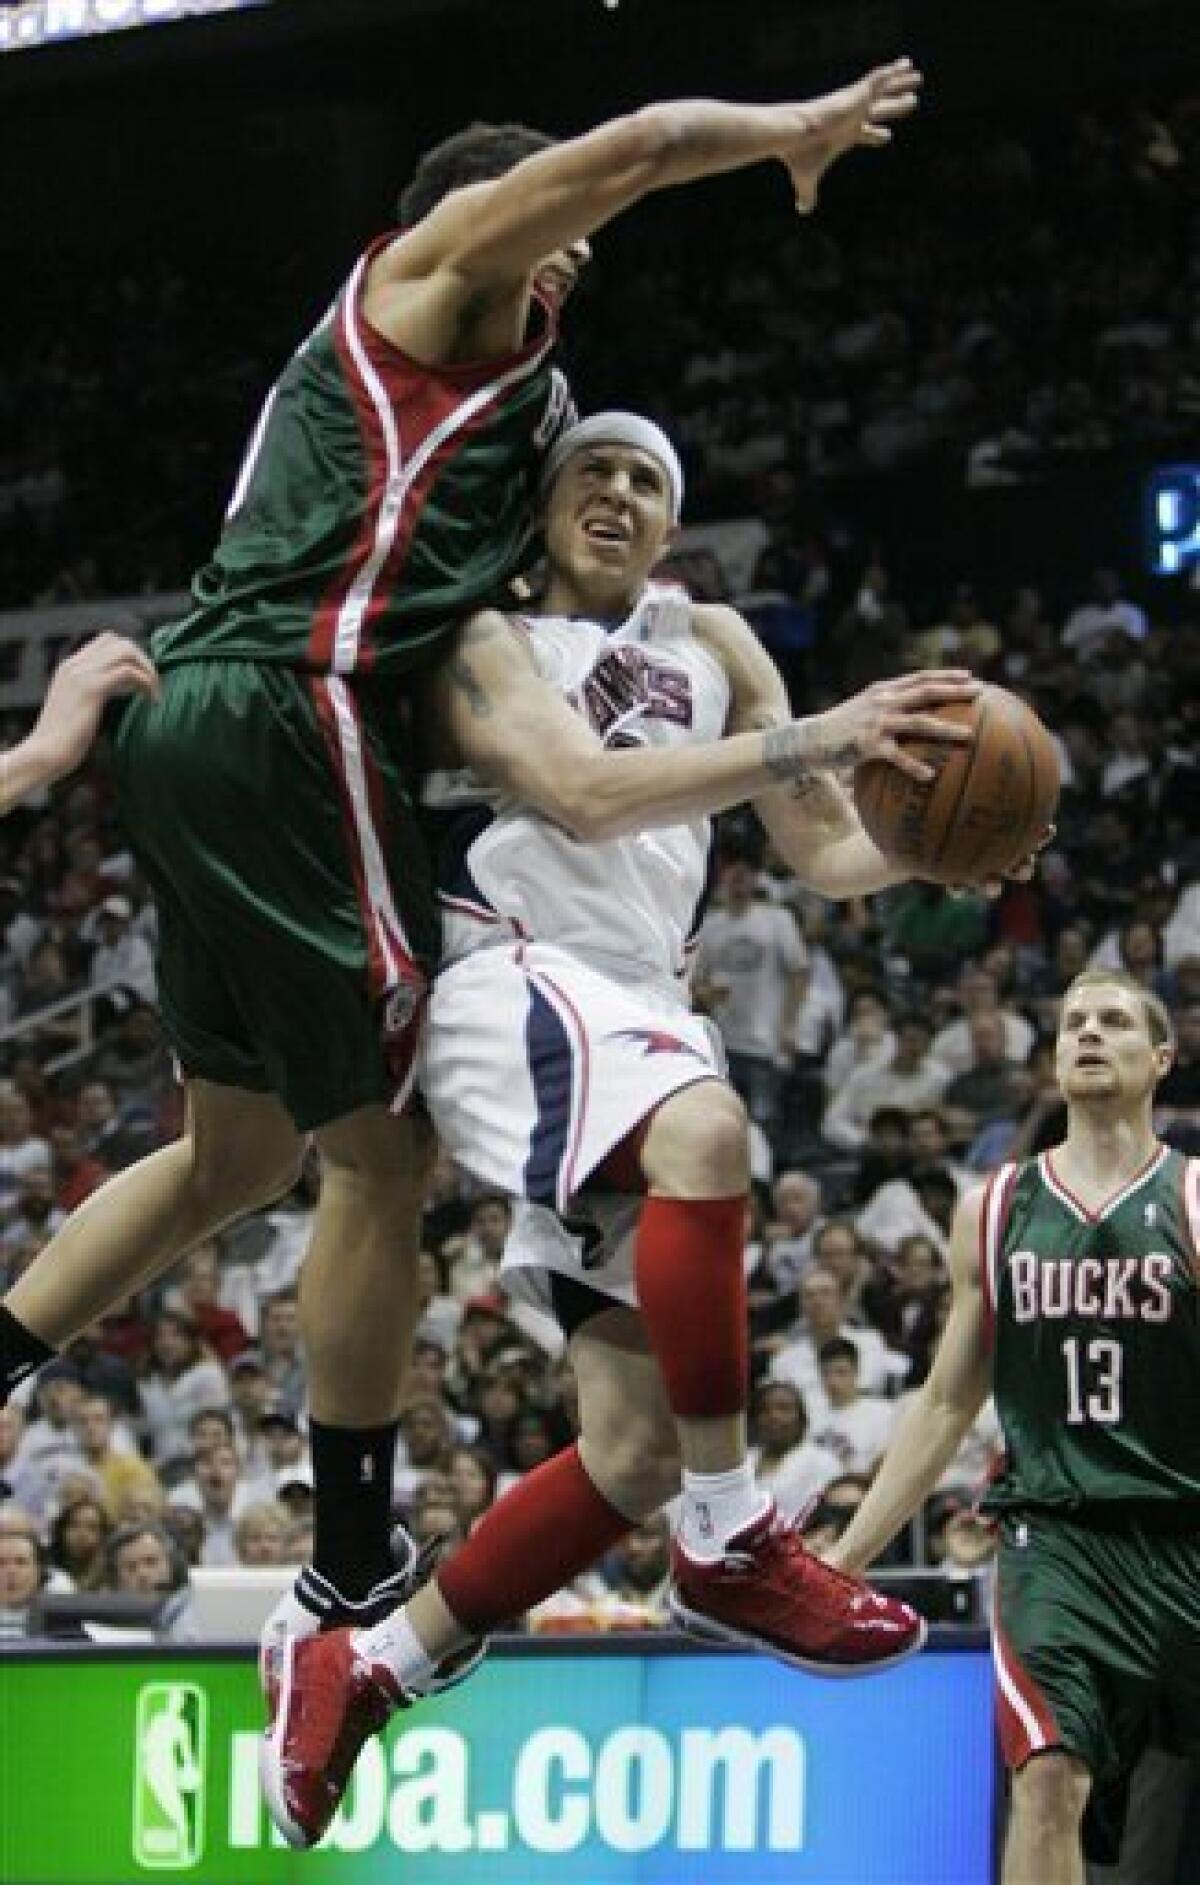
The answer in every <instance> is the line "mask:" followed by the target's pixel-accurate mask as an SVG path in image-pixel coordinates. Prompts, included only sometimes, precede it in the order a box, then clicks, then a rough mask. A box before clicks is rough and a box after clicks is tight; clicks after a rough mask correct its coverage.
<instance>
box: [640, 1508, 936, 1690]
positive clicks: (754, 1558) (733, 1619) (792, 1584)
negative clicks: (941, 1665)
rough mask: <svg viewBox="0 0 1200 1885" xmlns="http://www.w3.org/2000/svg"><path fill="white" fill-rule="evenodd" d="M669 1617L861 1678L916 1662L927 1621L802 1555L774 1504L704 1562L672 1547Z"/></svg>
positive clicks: (827, 1671) (799, 1663)
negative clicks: (911, 1659) (718, 1554)
mask: <svg viewBox="0 0 1200 1885" xmlns="http://www.w3.org/2000/svg"><path fill="white" fill-rule="evenodd" d="M672 1556H673V1564H672V1572H673V1586H672V1590H671V1598H670V1606H671V1614H672V1616H673V1617H674V1618H675V1620H676V1622H677V1623H678V1624H679V1625H680V1626H681V1628H683V1629H685V1630H687V1631H689V1632H690V1633H691V1634H692V1635H693V1636H701V1637H705V1638H707V1639H708V1640H709V1641H715V1642H721V1643H745V1644H746V1645H747V1646H749V1647H750V1648H754V1649H763V1650H766V1651H767V1653H768V1654H769V1655H771V1656H778V1657H779V1658H780V1659H781V1661H783V1662H790V1663H794V1664H795V1665H796V1667H797V1668H798V1669H807V1670H808V1671H809V1672H810V1673H811V1674H813V1675H819V1676H857V1675H869V1674H871V1672H872V1671H873V1670H876V1669H888V1668H890V1667H891V1665H892V1664H893V1663H897V1662H903V1661H904V1659H905V1657H906V1656H912V1655H915V1653H916V1651H917V1650H919V1649H920V1648H921V1646H922V1644H923V1643H924V1641H925V1637H926V1634H927V1630H926V1624H925V1619H924V1618H923V1617H920V1616H918V1615H917V1612H916V1611H915V1610H912V1609H910V1608H909V1606H908V1604H902V1603H899V1602H898V1601H897V1600H896V1599H895V1598H894V1597H882V1596H880V1594H879V1592H878V1591H873V1590H872V1589H871V1588H870V1586H869V1585H868V1584H863V1583H860V1582H859V1581H858V1579H857V1578H853V1577H846V1576H845V1575H844V1574H843V1573H842V1572H841V1571H835V1570H834V1569H833V1567H832V1566H831V1565H828V1564H823V1563H822V1561H821V1559H820V1558H816V1557H814V1556H813V1554H812V1552H811V1551H806V1550H805V1548H804V1546H803V1544H802V1543H801V1541H800V1534H799V1532H798V1531H797V1530H796V1529H795V1527H794V1526H792V1525H785V1524H784V1523H783V1521H782V1520H781V1519H780V1517H779V1514H778V1512H777V1511H776V1509H775V1507H774V1506H773V1505H772V1506H771V1507H770V1509H769V1510H768V1511H767V1512H766V1513H765V1514H764V1515H763V1517H762V1518H760V1519H756V1520H755V1522H754V1524H753V1525H748V1526H747V1527H746V1529H745V1531H742V1532H738V1533H737V1535H736V1536H735V1537H733V1538H731V1539H730V1540H729V1542H728V1544H727V1545H726V1547H725V1551H724V1555H723V1556H722V1557H720V1558H716V1559H714V1560H713V1561H712V1562H711V1563H707V1562H701V1561H699V1560H698V1559H696V1558H691V1557H689V1556H688V1554H687V1553H686V1552H685V1551H684V1549H683V1547H682V1546H681V1545H680V1543H679V1542H678V1540H676V1543H675V1546H674V1551H673V1554H672Z"/></svg>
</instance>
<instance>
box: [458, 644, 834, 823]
mask: <svg viewBox="0 0 1200 1885" xmlns="http://www.w3.org/2000/svg"><path fill="white" fill-rule="evenodd" d="M430 704H431V707H432V712H433V717H434V719H435V721H436V722H437V726H438V732H439V736H440V743H441V744H442V747H443V750H445V747H446V744H447V743H448V744H449V747H450V749H451V751H452V755H453V757H451V758H449V759H447V760H440V761H439V763H450V764H458V765H466V766H469V767H470V768H471V769H472V771H473V772H475V773H477V774H478V775H479V776H480V778H482V779H484V780H486V782H487V783H488V784H489V785H494V786H498V787H500V788H501V790H503V791H505V792H507V793H510V794H511V795H512V796H513V797H514V798H516V799H519V800H520V801H521V802H522V803H524V804H526V805H529V806H531V807H532V808H533V809H534V810H535V811H539V812H541V813H543V814H544V815H545V816H546V817H547V818H552V819H553V820H554V821H555V823H556V824H560V825H562V826H563V827H564V828H565V829H566V830H567V831H569V832H570V833H571V834H572V836H573V837H576V838H580V839H583V840H585V841H587V840H593V841H594V840H596V839H603V838H614V837H619V836H620V835H621V834H622V833H624V832H628V831H638V830H642V829H645V828H647V827H651V826H655V825H674V824H678V823H679V822H680V821H681V820H682V819H685V818H694V817H697V816H700V815H703V814H704V813H708V812H720V811H725V810H727V809H728V808H729V807H730V806H732V805H738V804H740V803H741V802H742V801H743V800H744V799H747V798H754V797H756V796H757V795H758V794H759V793H762V792H764V791H766V790H767V789H768V788H770V787H772V786H774V785H777V784H778V785H783V786H791V785H793V784H794V783H796V782H798V781H800V780H805V779H809V778H811V777H813V776H815V775H817V774H819V773H821V772H825V771H828V770H829V769H830V768H831V767H834V766H836V765H838V764H840V763H841V758H842V751H843V748H844V746H845V742H846V739H847V737H848V735H847V731H846V728H845V727H844V726H841V725H840V724H839V723H838V722H837V720H836V715H828V714H818V715H816V716H815V717H814V718H813V719H811V720H790V721H786V722H785V723H784V724H782V725H775V724H772V725H771V726H769V727H766V726H764V727H760V728H754V729H749V728H748V729H747V730H745V731H742V732H739V733H736V734H734V735H733V736H732V737H730V738H728V739H723V740H719V741H717V742H715V743H714V744H712V745H709V746H679V747H671V748H654V747H648V748H643V749H640V750H638V749H634V750H631V751H619V752H610V751H608V750H607V749H606V748H605V747H604V746H603V745H602V744H601V742H600V740H599V739H598V738H597V736H596V735H595V733H594V732H593V731H592V729H591V728H590V727H589V726H588V724H587V722H586V721H585V720H584V719H582V717H581V716H580V715H579V714H577V713H575V712H574V711H573V710H572V709H571V708H570V707H569V706H568V705H567V703H566V702H565V701H564V700H563V698H562V696H561V695H560V694H559V693H558V692H557V691H556V690H555V689H554V688H553V687H551V686H549V685H548V684H547V683H546V682H545V681H544V680H542V678H541V676H540V675H539V674H538V673H537V671H536V669H535V667H534V664H533V660H532V657H531V655H530V651H529V648H528V645H527V643H526V641H525V639H524V636H523V634H522V632H521V630H520V629H519V628H516V627H514V626H513V625H512V624H511V623H510V622H509V621H508V620H507V619H506V618H505V617H504V616H503V615H500V614H497V613H495V612H487V613H484V614H482V615H477V616H475V617H474V618H473V619H472V620H471V621H470V622H468V623H467V624H466V626H465V627H464V628H463V630H462V631H461V633H460V635H459V638H458V641H457V643H456V644H455V647H454V648H453V650H452V651H451V653H450V655H449V656H448V657H447V659H446V661H445V663H444V664H443V666H442V667H441V668H440V669H439V670H438V672H437V674H436V675H435V677H434V679H433V681H432V699H431V703H430Z"/></svg>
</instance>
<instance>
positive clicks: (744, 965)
mask: <svg viewBox="0 0 1200 1885" xmlns="http://www.w3.org/2000/svg"><path fill="white" fill-rule="evenodd" d="M807 960H808V956H807V952H806V950H805V947H804V939H803V937H802V936H801V934H800V931H799V929H798V928H797V925H796V919H795V917H794V916H793V915H792V913H791V911H790V910H785V909H781V908H780V907H779V906H778V905H777V904H773V903H752V904H751V905H750V906H749V908H748V909H746V910H743V911H742V912H741V913H740V915H735V914H734V912H733V911H732V910H712V911H710V913H709V915H708V916H707V917H706V918H705V921H704V927H703V929H702V930H701V931H700V953H699V957H698V959H697V972H698V974H699V975H700V977H701V978H702V979H703V980H704V981H709V982H715V983H716V984H717V985H718V989H719V990H723V991H724V994H723V997H722V998H721V999H719V1001H718V1003H717V1005H716V1006H715V1008H714V1011H713V1018H714V1020H715V1021H716V1023H717V1026H718V1027H719V1028H720V1030H721V1038H722V1039H723V1040H724V1042H725V1045H726V1047H727V1048H728V1049H729V1051H730V1053H731V1054H756V1055H758V1056H759V1057H760V1058H761V1059H766V1060H774V1059H775V1057H776V1055H778V1054H779V1053H780V1052H781V1051H782V1050H783V1049H784V1048H785V1047H786V1046H790V1043H789V1042H785V1041H784V1039H783V1022H784V1014H785V1006H786V1002H787V995H788V982H789V979H790V978H791V977H792V976H796V975H801V974H803V972H804V969H805V966H806V963H807Z"/></svg>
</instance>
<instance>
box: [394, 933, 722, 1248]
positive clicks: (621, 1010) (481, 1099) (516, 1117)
mask: <svg viewBox="0 0 1200 1885" xmlns="http://www.w3.org/2000/svg"><path fill="white" fill-rule="evenodd" d="M721 1078H723V1073H722V1068H721V1063H720V1048H719V1046H718V1044H717V1043H716V1041H715V1039H714V1037H713V1033H712V1031H711V1030H710V1024H709V1023H708V1022H706V1021H705V1020H704V1019H703V1018H702V1017H701V1016H699V1015H694V1014H692V1013H691V1012H690V1011H689V1010H688V1009H687V1008H685V1007H684V1006H683V1005H682V1003H678V1004H674V1003H672V1001H671V999H670V997H669V995H667V996H664V995H663V994H662V993H661V992H660V991H658V990H655V989H652V990H649V991H647V989H646V988H645V986H642V987H640V988H639V987H637V986H631V987H629V988H625V987H622V986H621V985H620V984H619V983H617V982H615V981H613V980H611V979H610V978H609V977H608V976H606V975H602V974H600V973H599V972H598V971H597V970H596V969H593V968H589V967H587V966H585V965H584V964H583V963H582V962H580V961H579V960H578V959H577V958H576V957H574V956H569V955H567V954H566V953H565V952H564V951H562V950H560V949H556V948H555V947H554V946H553V945H552V944H549V943H515V944H513V945H512V946H511V947H510V946H508V945H497V946H496V947H493V948H488V949H480V950H478V951H477V952H476V953H475V954H474V955H470V956H466V957H464V958H463V960H462V961H460V962H456V963H454V964H452V966H451V967H450V968H448V969H445V970H443V972H442V973H441V975H439V976H438V978H437V980H436V981H435V983H434V985H433V991H432V994H431V996H430V1001H429V1010H428V1014H427V1017H426V1024H425V1028H424V1032H423V1038H422V1042H421V1048H420V1054H419V1058H418V1066H417V1080H418V1084H419V1086H420V1089H421V1092H422V1094H423V1095H424V1099H425V1104H426V1105H427V1107H428V1108H429V1112H430V1116H431V1118H432V1120H433V1125H434V1129H435V1131H436V1133H437V1135H438V1138H439V1139H440V1141H441V1143H442V1146H443V1148H444V1149H445V1150H446V1151H447V1152H448V1153H449V1155H450V1157H451V1158H453V1159H454V1160H456V1161H457V1163H458V1164H460V1165H462V1166H464V1167H465V1168H466V1170H467V1171H469V1172H471V1173H472V1174H473V1175H474V1176H475V1177H476V1178H478V1179H480V1180H482V1182H483V1183H484V1184H485V1185H488V1186H490V1187H492V1188H493V1189H494V1190H496V1191H503V1192H506V1193H507V1194H508V1195H509V1196H510V1197H514V1198H528V1199H530V1200H531V1201H532V1202H533V1203H534V1204H540V1205H545V1206H547V1207H548V1208H549V1209H550V1210H552V1211H557V1212H559V1213H562V1214H564V1215H569V1207H570V1203H571V1199H572V1198H573V1197H574V1196H575V1195H576V1193H577V1192H579V1191H580V1190H582V1188H583V1187H584V1185H586V1183H587V1181H588V1179H589V1177H590V1176H591V1174H592V1173H593V1172H594V1171H595V1170H596V1167H597V1166H598V1165H600V1164H602V1163H603V1161H604V1159H606V1158H607V1157H608V1154H609V1153H610V1152H611V1151H612V1150H613V1148H614V1147H615V1146H617V1145H619V1144H620V1142H621V1140H622V1139H624V1138H625V1137H626V1136H627V1134H629V1133H630V1132H632V1131H633V1130H634V1128H635V1127H636V1126H638V1125H639V1124H640V1123H641V1121H642V1120H644V1119H645V1118H647V1117H648V1116H649V1114H651V1113H652V1112H653V1111H654V1110H655V1108H656V1107H658V1106H660V1105H661V1104H662V1102H663V1101H664V1100H665V1099H668V1098H669V1097H670V1095H671V1094H672V1093H678V1092H680V1091H681V1090H682V1089H683V1088H684V1087H688V1086H693V1085H695V1083H696V1082H697V1081H699V1080H719V1079H721Z"/></svg>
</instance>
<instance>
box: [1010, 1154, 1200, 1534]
mask: <svg viewBox="0 0 1200 1885" xmlns="http://www.w3.org/2000/svg"><path fill="white" fill-rule="evenodd" d="M1197 1227H1200V1162H1198V1161H1197V1160H1195V1159H1185V1158H1184V1157H1182V1156H1181V1154H1180V1153H1178V1152H1175V1151H1171V1150H1169V1149H1168V1148H1167V1147H1166V1146H1160V1147H1159V1149H1158V1151H1157V1152H1156V1153H1155V1155H1154V1157H1153V1159H1152V1160H1151V1161H1150V1163H1149V1164H1148V1165H1147V1166H1146V1167H1145V1169H1144V1170H1143V1171H1142V1172H1140V1173H1139V1174H1138V1175H1137V1176H1136V1177H1134V1178H1132V1179H1131V1180H1130V1181H1129V1183H1128V1184H1127V1185H1125V1186H1124V1187H1123V1188H1122V1190H1120V1191H1119V1192H1118V1193H1116V1195H1115V1196H1114V1197H1112V1198H1111V1199H1110V1200H1109V1202H1108V1203H1107V1204H1106V1205H1105V1206H1104V1208H1103V1210H1101V1211H1098V1212H1095V1213H1092V1212H1090V1211H1088V1210H1087V1209H1086V1207H1085V1206H1084V1205H1082V1204H1081V1203H1080V1202H1079V1200H1078V1199H1077V1198H1075V1197H1073V1196H1072V1194H1071V1193H1070V1191H1069V1190H1068V1189H1067V1187H1066V1186H1065V1185H1064V1184H1063V1182H1062V1180H1061V1179H1060V1178H1059V1176H1058V1174H1057V1172H1056V1170H1055V1167H1054V1156H1053V1153H1050V1152H1045V1153H1043V1154H1042V1155H1041V1157H1040V1158H1037V1159H1033V1160H1030V1161H1029V1162H1028V1163H1026V1164H1023V1165H1007V1166H1003V1167H1002V1168H1001V1169H1000V1171H998V1172H997V1173H995V1174H994V1176H993V1177H992V1178H991V1180H990V1181H989V1183H988V1187H987V1191H986V1193H985V1196H984V1206H983V1221H982V1226H981V1237H980V1244H981V1249H980V1261H981V1271H982V1279H981V1280H982V1287H983V1291H984V1300H985V1303H986V1305H987V1309H988V1312H989V1315H990V1317H991V1319H992V1324H993V1333H994V1342H995V1370H994V1393H995V1399H996V1411H997V1413H998V1415H999V1417H1000V1423H1001V1426H1002V1427H1003V1429H1004V1438H1005V1447H1006V1454H1007V1458H1006V1463H1005V1467H1004V1470H1003V1471H1002V1473H1001V1475H1000V1477H999V1478H998V1479H997V1480H996V1482H995V1484H994V1485H993V1486H992V1487H991V1488H990V1490H989V1491H988V1494H987V1496H986V1498H985V1499H984V1501H983V1504H984V1506H985V1509H989V1510H999V1509H1003V1508H1005V1507H1013V1506H1019V1507H1029V1506H1033V1507H1057V1508H1059V1509H1071V1508H1075V1507H1078V1506H1081V1505H1086V1506H1087V1507H1088V1508H1089V1509H1091V1508H1093V1507H1096V1506H1100V1507H1104V1506H1119V1507H1121V1508H1122V1509H1127V1508H1129V1507H1130V1506H1131V1505H1132V1504H1134V1503H1140V1504H1141V1505H1143V1506H1146V1505H1148V1504H1154V1505H1156V1506H1161V1505H1163V1504H1168V1503H1169V1504H1179V1505H1181V1506H1182V1507H1183V1508H1186V1509H1192V1510H1194V1511H1195V1515H1196V1520H1197V1523H1198V1524H1200V1257H1198V1255H1197V1243H1196V1231H1197Z"/></svg>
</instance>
